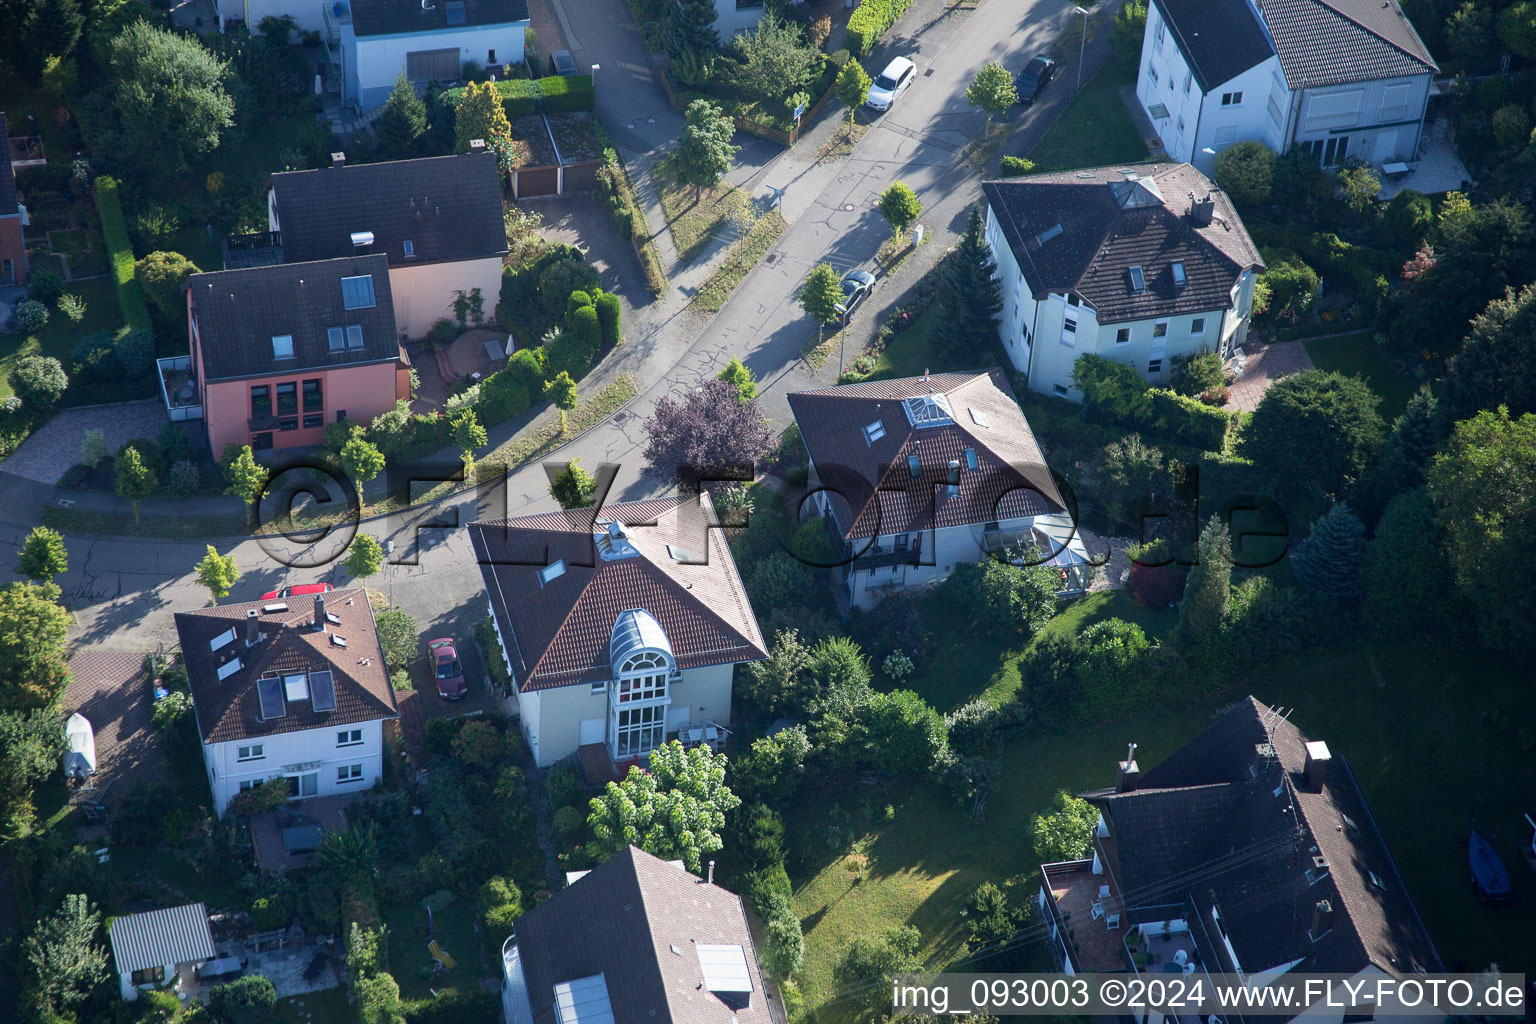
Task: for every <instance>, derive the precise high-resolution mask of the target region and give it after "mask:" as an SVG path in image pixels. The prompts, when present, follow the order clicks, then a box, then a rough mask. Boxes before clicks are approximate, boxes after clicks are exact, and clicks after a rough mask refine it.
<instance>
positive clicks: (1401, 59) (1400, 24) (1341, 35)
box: [1224, 0, 1439, 90]
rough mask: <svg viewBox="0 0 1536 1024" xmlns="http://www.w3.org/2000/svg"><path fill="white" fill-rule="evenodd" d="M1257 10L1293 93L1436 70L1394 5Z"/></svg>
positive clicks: (1288, 2) (1380, 1)
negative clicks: (1294, 91)
mask: <svg viewBox="0 0 1536 1024" xmlns="http://www.w3.org/2000/svg"><path fill="white" fill-rule="evenodd" d="M1224 2H1225V3H1240V2H1242V0H1224ZM1260 9H1261V10H1262V11H1263V13H1264V23H1265V24H1266V25H1268V26H1269V32H1270V35H1271V36H1272V37H1273V38H1274V40H1275V50H1276V52H1278V53H1279V54H1280V67H1281V69H1282V70H1283V71H1284V72H1285V80H1286V82H1287V84H1289V85H1290V87H1291V88H1292V89H1293V90H1296V89H1304V88H1309V87H1312V88H1315V87H1318V86H1324V85H1338V84H1341V83H1344V82H1364V81H1371V80H1374V79H1378V78H1397V77H1400V76H1403V75H1422V74H1428V73H1432V72H1435V71H1438V70H1439V68H1438V67H1437V66H1436V64H1435V61H1434V58H1433V57H1431V56H1430V55H1429V50H1428V49H1427V48H1426V47H1425V46H1424V41H1423V40H1421V39H1420V38H1419V34H1418V33H1417V32H1415V31H1414V30H1413V25H1412V24H1410V23H1409V21H1408V16H1407V15H1405V14H1404V13H1403V9H1402V8H1401V7H1399V6H1398V5H1397V0H1260Z"/></svg>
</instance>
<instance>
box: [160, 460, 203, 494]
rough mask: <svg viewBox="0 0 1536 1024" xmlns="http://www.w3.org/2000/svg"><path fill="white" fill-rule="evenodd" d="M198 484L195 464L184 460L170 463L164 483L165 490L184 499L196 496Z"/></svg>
mask: <svg viewBox="0 0 1536 1024" xmlns="http://www.w3.org/2000/svg"><path fill="white" fill-rule="evenodd" d="M199 483H200V479H199V474H198V471H197V463H195V462H190V461H188V460H186V459H181V460H179V461H177V462H173V463H171V472H170V475H169V476H168V477H167V478H166V481H165V488H166V490H168V491H170V492H171V493H172V494H176V495H181V496H183V497H184V496H186V495H189V494H196V493H197V488H198V484H199Z"/></svg>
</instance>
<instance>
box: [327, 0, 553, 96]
mask: <svg viewBox="0 0 1536 1024" xmlns="http://www.w3.org/2000/svg"><path fill="white" fill-rule="evenodd" d="M321 7H322V13H323V15H324V17H325V19H326V34H327V40H328V42H329V43H330V44H331V47H332V53H333V54H337V55H338V56H339V58H340V69H339V70H340V74H341V98H342V99H343V100H345V101H347V102H349V103H355V104H357V105H358V107H359V108H361V109H363V110H372V109H373V108H374V107H377V106H380V105H382V104H383V102H384V101H385V100H386V99H388V98H389V93H390V90H391V89H393V88H394V86H395V79H396V77H398V76H399V75H400V73H401V72H404V73H405V77H406V78H408V79H409V80H410V81H411V82H413V83H415V84H416V85H417V86H418V87H424V86H426V85H428V84H429V83H432V82H458V81H462V80H463V78H464V72H463V68H464V65H465V64H468V63H471V62H473V63H475V64H477V65H479V66H480V67H483V68H487V69H490V68H493V67H495V66H497V65H503V64H517V63H520V62H521V61H522V60H523V43H524V41H525V39H526V37H527V29H528V3H527V0H335V2H333V3H330V4H322V5H321Z"/></svg>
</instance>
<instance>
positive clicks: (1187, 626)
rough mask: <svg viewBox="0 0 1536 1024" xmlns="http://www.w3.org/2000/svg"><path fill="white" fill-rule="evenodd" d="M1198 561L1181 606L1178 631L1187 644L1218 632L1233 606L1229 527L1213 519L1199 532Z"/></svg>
mask: <svg viewBox="0 0 1536 1024" xmlns="http://www.w3.org/2000/svg"><path fill="white" fill-rule="evenodd" d="M1197 550H1198V552H1199V555H1198V557H1199V561H1198V562H1196V563H1195V565H1194V567H1193V568H1192V569H1190V571H1189V579H1188V580H1186V581H1185V583H1184V603H1183V604H1181V605H1180V606H1179V631H1180V633H1181V634H1182V635H1183V637H1184V639H1186V640H1193V639H1196V638H1197V637H1199V636H1200V635H1201V634H1202V633H1206V632H1208V631H1210V630H1214V629H1216V628H1217V627H1218V626H1220V625H1221V620H1222V619H1223V618H1224V617H1225V616H1226V614H1227V607H1228V606H1229V605H1230V604H1231V602H1232V539H1231V537H1230V535H1229V534H1228V533H1227V524H1226V523H1224V522H1222V521H1221V518H1220V517H1219V516H1214V515H1213V516H1211V519H1210V522H1208V523H1206V524H1205V529H1203V530H1201V531H1200V541H1199V544H1198V546H1197Z"/></svg>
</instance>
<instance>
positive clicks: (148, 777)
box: [61, 647, 165, 804]
mask: <svg viewBox="0 0 1536 1024" xmlns="http://www.w3.org/2000/svg"><path fill="white" fill-rule="evenodd" d="M69 667H70V671H71V672H72V673H73V674H74V678H73V679H72V680H70V683H69V686H68V687H67V688H65V690H64V702H63V707H62V709H61V710H62V711H63V713H64V714H65V715H66V716H68V715H71V714H74V713H75V712H77V711H78V712H79V713H80V714H82V715H84V716H85V717H86V720H87V721H89V722H90V723H91V728H92V729H93V730H94V731H95V734H96V776H95V780H94V781H95V784H96V788H97V790H98V791H104V793H105V800H106V802H108V803H111V804H116V803H118V802H120V801H121V800H122V799H123V797H125V796H127V795H128V793H129V792H130V791H131V790H132V789H133V788H134V787H135V786H137V785H139V784H140V783H145V782H158V781H161V780H163V779H164V778H165V754H164V751H163V750H162V749H161V746H160V737H159V736H158V735H157V734H156V733H155V730H154V727H153V726H152V725H151V724H150V713H151V711H152V710H153V708H154V693H153V692H152V691H151V689H150V680H149V674H148V673H147V672H145V671H144V651H142V650H139V651H124V650H112V649H110V648H104V647H87V648H84V649H82V650H79V651H76V652H75V654H74V656H73V657H71V658H70V659H69Z"/></svg>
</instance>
